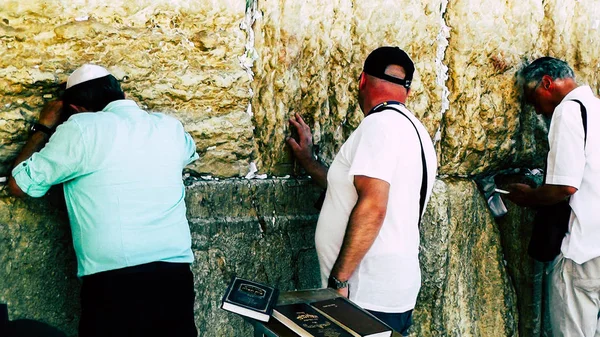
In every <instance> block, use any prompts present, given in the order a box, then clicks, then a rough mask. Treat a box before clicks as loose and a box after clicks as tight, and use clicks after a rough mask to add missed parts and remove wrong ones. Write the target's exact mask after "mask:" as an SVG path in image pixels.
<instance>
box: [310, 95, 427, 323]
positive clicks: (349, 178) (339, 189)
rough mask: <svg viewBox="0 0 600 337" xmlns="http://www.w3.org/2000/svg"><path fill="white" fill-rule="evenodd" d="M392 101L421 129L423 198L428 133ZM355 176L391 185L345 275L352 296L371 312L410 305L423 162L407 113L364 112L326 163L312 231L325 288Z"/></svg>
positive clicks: (415, 289)
mask: <svg viewBox="0 0 600 337" xmlns="http://www.w3.org/2000/svg"><path fill="white" fill-rule="evenodd" d="M391 106H393V107H395V108H397V109H400V110H401V111H403V112H404V113H405V114H406V115H407V116H408V117H409V118H411V120H412V121H413V122H414V123H415V125H416V126H417V128H418V129H419V134H420V135H421V139H422V141H423V147H424V150H425V158H426V161H427V172H428V173H427V176H428V183H427V200H426V201H428V200H429V197H430V196H431V191H432V189H433V183H434V181H435V176H436V170H437V158H436V155H435V150H434V147H433V143H432V141H431V137H430V136H429V134H428V133H427V130H426V129H425V128H424V127H423V125H422V124H421V123H420V122H419V120H418V119H417V118H415V117H414V116H413V115H412V114H411V113H410V112H409V111H408V109H406V108H405V107H404V106H402V105H391ZM355 175H363V176H368V177H372V178H377V179H381V180H385V181H387V182H388V183H390V191H389V198H388V205H387V214H386V217H385V220H384V221H383V226H382V227H381V231H380V232H379V235H378V236H377V238H376V239H375V242H374V243H373V245H372V246H371V248H370V250H369V251H368V252H367V254H366V255H365V257H364V258H363V260H362V261H361V263H360V265H359V266H358V268H357V269H356V270H355V271H354V274H353V275H352V276H351V278H350V280H349V283H350V299H351V300H352V301H354V302H355V303H356V304H358V305H359V306H361V307H363V308H365V309H369V310H374V311H380V312H397V313H399V312H405V311H408V310H411V309H413V308H414V307H415V304H416V301H417V295H418V293H419V288H420V286H421V271H420V268H419V228H418V226H417V222H418V220H419V200H420V190H421V180H422V164H421V146H420V144H419V139H418V138H417V133H416V131H415V129H414V127H413V126H412V124H411V123H410V121H409V120H408V119H407V118H406V117H404V116H402V115H401V114H400V113H398V112H396V111H394V110H384V111H381V112H378V113H374V114H372V115H369V116H367V117H366V118H365V119H364V120H363V121H362V122H361V124H360V125H359V127H358V128H357V129H356V130H355V131H354V132H353V133H352V135H351V136H350V137H349V138H348V140H347V141H346V142H345V143H344V145H343V146H342V148H341V149H340V152H339V153H338V154H337V155H336V157H335V159H334V161H333V163H332V164H331V167H330V168H329V172H328V174H327V193H326V196H325V202H324V203H323V208H322V210H321V214H320V216H319V221H318V223H317V229H316V234H315V244H316V248H317V254H318V256H319V264H320V267H321V280H322V283H323V286H326V285H327V279H328V278H329V274H330V272H331V269H332V267H333V265H334V263H335V261H336V259H337V257H338V254H339V251H340V248H341V246H342V242H343V239H344V234H345V232H346V226H347V224H348V219H349V217H350V213H351V212H352V209H353V208H354V206H355V205H356V201H357V198H358V196H357V193H356V189H355V187H354V176H355Z"/></svg>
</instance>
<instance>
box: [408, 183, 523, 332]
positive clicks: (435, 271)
mask: <svg viewBox="0 0 600 337" xmlns="http://www.w3.org/2000/svg"><path fill="white" fill-rule="evenodd" d="M421 233H422V234H421V245H422V254H421V268H422V274H423V281H422V288H421V293H420V294H419V299H418V301H417V308H416V309H415V328H414V329H413V335H414V336H486V337H489V336H497V337H505V336H518V328H517V322H518V317H517V308H516V297H515V291H514V288H513V286H512V283H511V282H510V280H509V278H508V276H507V273H506V270H505V267H504V263H505V262H504V257H503V253H502V248H501V246H500V234H499V232H498V229H497V228H496V226H495V224H494V221H493V219H492V217H491V215H490V213H489V211H488V210H487V204H486V203H485V201H484V200H483V198H482V197H481V194H480V193H479V192H478V191H477V189H476V187H475V184H474V183H473V182H471V181H466V180H438V181H437V182H436V184H435V186H434V194H433V197H432V200H431V201H430V203H429V206H428V208H427V213H426V215H425V217H424V223H423V225H422V231H421Z"/></svg>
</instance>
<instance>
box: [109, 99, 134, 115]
mask: <svg viewBox="0 0 600 337" xmlns="http://www.w3.org/2000/svg"><path fill="white" fill-rule="evenodd" d="M123 109H127V110H131V109H135V110H141V109H140V107H139V106H138V105H137V103H136V102H134V101H132V100H130V99H120V100H118V101H112V102H110V103H108V105H106V106H105V107H104V109H102V111H105V112H119V111H122V110H123Z"/></svg>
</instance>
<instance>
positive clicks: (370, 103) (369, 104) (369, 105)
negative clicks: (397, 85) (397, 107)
mask: <svg viewBox="0 0 600 337" xmlns="http://www.w3.org/2000/svg"><path fill="white" fill-rule="evenodd" d="M390 101H395V102H400V103H402V104H405V102H406V97H404V98H402V97H397V96H396V97H392V96H382V97H374V98H371V99H370V100H365V105H364V106H363V109H364V111H363V112H364V114H365V117H366V116H367V115H368V114H369V112H371V110H372V109H373V108H374V107H376V106H378V105H379V104H381V103H384V102H390Z"/></svg>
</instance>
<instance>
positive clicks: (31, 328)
mask: <svg viewBox="0 0 600 337" xmlns="http://www.w3.org/2000/svg"><path fill="white" fill-rule="evenodd" d="M0 336H3V337H67V335H66V334H65V333H64V332H62V331H60V330H58V329H57V328H55V327H53V326H51V325H48V324H46V323H42V322H38V321H35V320H32V319H17V320H14V321H9V320H8V307H7V305H6V304H0Z"/></svg>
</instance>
